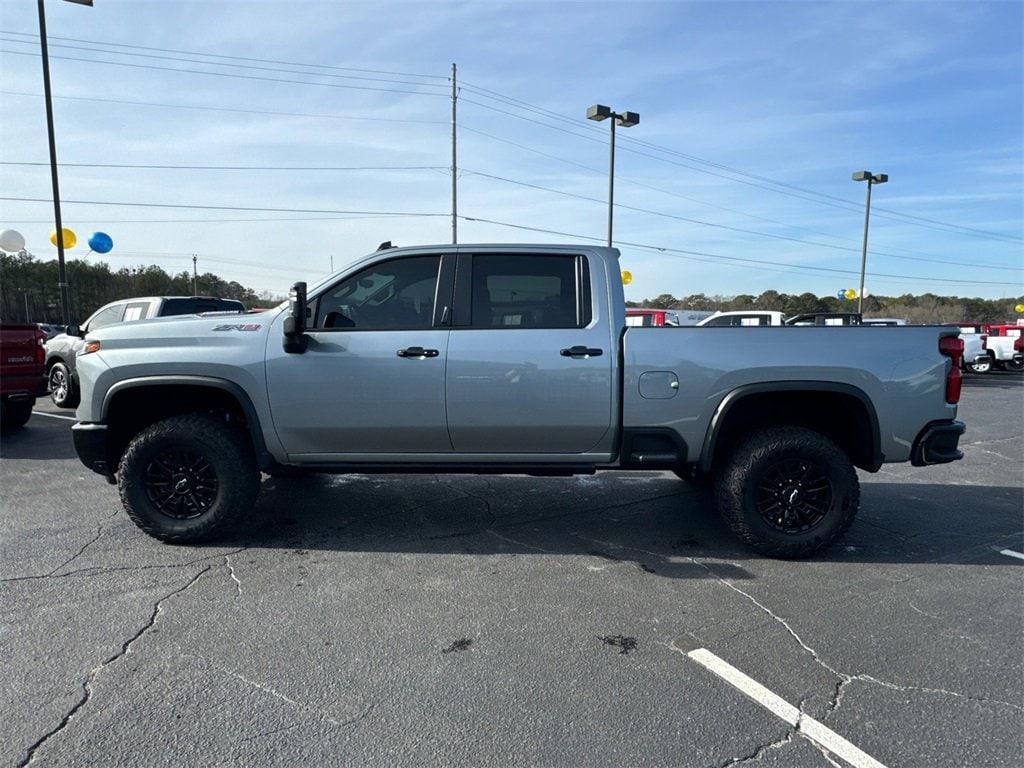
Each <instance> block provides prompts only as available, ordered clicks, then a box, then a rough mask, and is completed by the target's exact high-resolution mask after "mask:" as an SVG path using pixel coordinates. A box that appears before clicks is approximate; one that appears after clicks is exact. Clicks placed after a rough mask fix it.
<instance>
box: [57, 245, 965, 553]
mask: <svg viewBox="0 0 1024 768" xmlns="http://www.w3.org/2000/svg"><path fill="white" fill-rule="evenodd" d="M386 245H387V244H386ZM618 256H619V254H618V251H617V250H615V249H611V248H600V247H591V246H578V245H458V246H431V247H415V248H391V247H384V246H382V248H381V249H379V250H378V251H377V252H375V253H373V254H371V255H369V256H367V257H365V258H363V259H361V260H359V261H357V262H356V263H354V264H353V265H351V266H350V267H348V268H346V269H344V270H342V271H340V272H338V273H337V274H334V275H332V276H331V277H329V278H327V279H325V280H324V281H322V282H320V283H318V284H316V285H314V286H312V287H310V288H309V289H308V291H307V289H306V286H305V284H303V283H298V284H296V286H295V289H294V291H293V297H292V300H291V301H290V302H288V303H287V304H284V305H282V306H280V307H278V308H276V309H273V310H269V311H267V312H264V313H262V314H257V315H248V316H242V317H237V318H231V317H216V318H213V317H208V318H203V317H178V318H157V319H152V320H139V321H137V322H133V323H125V324H121V325H112V326H108V327H106V328H103V329H102V330H99V331H95V332H93V331H91V330H90V332H89V333H88V334H87V336H86V338H85V347H84V349H83V350H82V352H81V353H80V354H79V357H78V375H79V379H80V381H81V393H82V400H81V405H80V406H79V408H78V411H77V417H78V423H77V424H76V425H75V426H74V427H73V434H74V441H75V447H76V449H77V452H78V455H79V456H80V457H81V459H82V461H83V462H84V463H85V464H86V466H88V467H90V468H91V469H93V470H94V471H96V472H98V473H100V474H102V475H105V476H106V477H107V479H108V480H109V481H110V482H112V483H113V482H116V483H118V485H119V488H120V494H121V499H122V501H123V504H124V507H125V510H126V511H127V513H128V515H129V516H130V517H131V518H132V520H133V521H135V523H136V524H137V525H138V526H139V527H140V528H141V529H142V530H143V531H145V532H146V533H148V534H150V535H152V536H155V537H157V538H159V539H162V540H164V541H168V542H191V541H194V540H197V539H200V538H204V537H210V536H212V535H214V534H215V533H217V532H218V531H221V530H223V529H224V527H225V526H226V525H228V524H229V523H235V522H236V521H238V520H239V519H240V518H242V517H244V515H245V514H246V513H247V511H248V510H250V509H251V508H252V506H253V504H254V503H255V501H256V497H257V494H258V492H259V488H260V471H261V470H262V471H263V472H266V473H268V474H271V475H274V474H305V473H308V472H333V473H346V472H348V473H370V472H420V473H440V472H462V473H505V474H523V475H572V474H588V473H593V472H595V471H596V470H616V469H629V470H637V469H642V470H643V469H652V470H670V471H674V472H676V473H677V474H678V475H679V476H680V477H681V478H683V479H685V480H690V481H692V482H702V481H712V482H713V483H714V485H715V492H716V496H717V503H718V507H719V509H720V511H721V514H722V515H723V516H724V518H725V520H726V521H727V522H728V524H729V525H730V526H731V527H732V529H733V530H734V531H735V532H736V533H737V534H738V535H739V536H740V537H741V538H742V539H743V540H744V541H745V542H746V543H747V544H749V545H750V546H751V547H753V548H754V549H756V550H758V551H759V552H762V553H765V554H768V555H772V556H779V557H801V556H807V555H810V554H812V553H814V552H816V551H818V550H820V549H821V548H823V547H825V546H827V545H829V544H830V543H832V542H833V541H835V540H836V539H837V538H838V537H840V536H841V535H842V534H843V532H844V531H845V530H846V529H847V528H848V527H849V526H850V524H851V522H852V521H853V518H854V515H855V514H856V512H857V509H858V505H859V486H858V480H857V473H856V471H855V469H854V468H855V467H858V468H860V469H862V470H865V471H868V472H874V471H877V470H878V469H879V467H880V466H881V465H882V463H883V462H902V461H910V462H912V463H913V464H914V465H917V466H921V465H925V464H938V463H943V462H949V461H955V460H956V459H959V458H961V457H962V453H961V452H960V451H959V450H958V449H957V443H958V441H959V438H960V435H961V434H962V433H963V431H964V425H963V424H962V423H961V422H958V421H956V420H955V417H956V410H957V406H956V403H957V401H958V399H959V396H960V365H959V360H958V356H959V355H960V354H961V350H962V342H961V341H960V339H959V338H958V337H957V334H958V330H957V329H955V328H940V327H915V328H908V327H904V328H867V327H860V326H849V327H821V328H818V327H763V328H762V327H758V328H742V327H740V328H731V327H725V328H714V327H712V328H692V327H690V328H687V327H675V328H669V327H666V328H654V327H651V328H644V327H629V328H627V327H626V323H625V305H624V301H623V289H622V281H621V279H620V272H619V264H618Z"/></svg>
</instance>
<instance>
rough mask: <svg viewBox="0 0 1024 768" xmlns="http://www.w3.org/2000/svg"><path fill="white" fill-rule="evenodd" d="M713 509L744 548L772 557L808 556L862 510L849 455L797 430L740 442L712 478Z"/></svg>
mask: <svg viewBox="0 0 1024 768" xmlns="http://www.w3.org/2000/svg"><path fill="white" fill-rule="evenodd" d="M715 493H716V501H717V503H718V510H719V512H720V513H721V515H722V517H723V518H724V519H725V521H726V523H728V525H729V527H730V528H732V530H733V532H734V533H735V534H736V535H737V536H739V537H740V538H741V539H742V540H743V541H744V542H745V543H746V544H747V545H748V546H750V547H751V548H752V549H754V550H756V551H757V552H760V553H761V554H764V555H768V556H770V557H782V558H800V557H809V556H810V555H813V554H814V553H816V552H819V551H820V550H822V549H824V548H826V547H828V546H829V545H831V544H832V543H833V542H835V541H836V540H837V539H838V538H839V537H841V536H842V535H843V534H844V533H845V532H846V530H847V529H848V528H849V527H850V524H851V523H852V522H853V518H854V516H855V515H856V514H857V509H858V507H859V505H860V485H859V483H858V481H857V472H856V470H855V469H854V468H853V464H852V463H851V462H850V459H849V457H848V456H847V455H846V454H845V453H844V452H843V451H842V450H841V449H840V448H839V446H837V445H836V444H835V443H834V442H832V441H831V440H829V439H828V438H827V437H825V436H824V435H822V434H820V433H818V432H815V431H813V430H811V429H805V428H803V427H770V428H767V429H763V430H760V431H758V432H755V433H754V434H752V435H750V436H749V437H747V438H746V439H745V440H743V441H742V442H741V443H740V444H739V445H738V446H737V447H736V448H735V450H734V451H733V452H732V454H731V455H730V456H729V458H728V461H727V462H726V465H725V466H724V467H723V469H722V471H721V472H719V473H718V477H717V483H716V487H715Z"/></svg>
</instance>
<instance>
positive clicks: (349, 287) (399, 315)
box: [315, 256, 441, 331]
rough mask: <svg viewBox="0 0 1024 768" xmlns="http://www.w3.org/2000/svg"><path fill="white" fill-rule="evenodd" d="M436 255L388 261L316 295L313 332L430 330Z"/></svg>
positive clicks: (436, 264) (438, 260) (434, 290)
mask: <svg viewBox="0 0 1024 768" xmlns="http://www.w3.org/2000/svg"><path fill="white" fill-rule="evenodd" d="M440 264H441V257H440V256H416V257H411V258H407V259H392V260H391V261H383V262H380V263H378V264H374V265H373V266H371V267H367V268H366V269H364V270H362V271H361V272H357V273H356V274H355V275H353V276H351V277H348V278H346V279H344V280H342V281H341V282H340V283H338V284H337V285H336V286H334V287H333V288H331V289H330V290H328V291H327V292H326V293H324V294H323V295H322V296H321V297H320V301H319V305H318V307H317V319H316V324H315V325H316V327H317V328H347V329H352V330H360V331H387V330H418V329H423V328H430V327H432V325H433V318H434V296H435V294H436V293H437V274H438V269H439V267H440Z"/></svg>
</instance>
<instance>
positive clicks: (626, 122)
mask: <svg viewBox="0 0 1024 768" xmlns="http://www.w3.org/2000/svg"><path fill="white" fill-rule="evenodd" d="M608 118H611V120H612V122H611V127H612V135H611V142H610V144H609V151H608V247H611V244H612V211H613V210H614V208H615V125H616V124H618V125H621V126H622V127H623V128H632V127H633V126H634V125H636V124H638V123H639V122H640V115H639V114H638V113H637V112H623V113H622V114H619V113H618V112H613V111H612V109H611V107H606V106H604V105H603V104H594V105H593V106H590V107H587V119H588V120H596V121H597V122H601V121H602V120H607V119H608Z"/></svg>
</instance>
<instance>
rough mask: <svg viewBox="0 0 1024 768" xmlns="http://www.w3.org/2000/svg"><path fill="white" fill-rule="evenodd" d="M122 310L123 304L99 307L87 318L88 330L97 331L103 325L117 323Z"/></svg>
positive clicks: (119, 320)
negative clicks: (99, 308)
mask: <svg viewBox="0 0 1024 768" xmlns="http://www.w3.org/2000/svg"><path fill="white" fill-rule="evenodd" d="M122 312H124V304H115V305H114V306H112V307H107V308H106V309H101V310H100V311H99V312H97V313H96V314H95V315H93V316H92V318H91V319H90V320H89V322H88V324H87V328H88V330H90V331H98V330H99V329H100V328H103V327H104V326H107V325H113V324H114V323H119V322H121V313H122Z"/></svg>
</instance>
